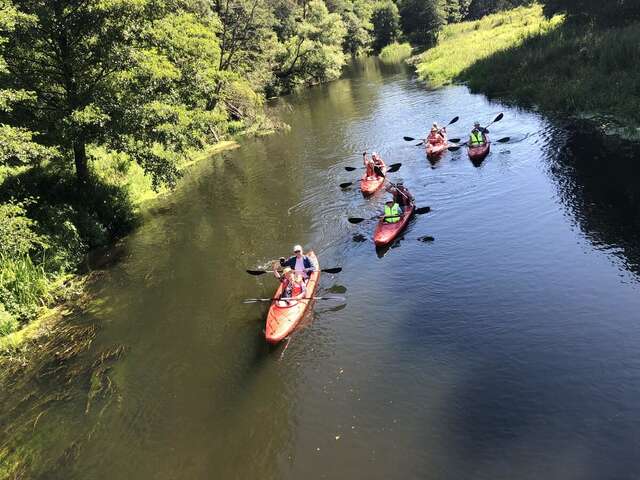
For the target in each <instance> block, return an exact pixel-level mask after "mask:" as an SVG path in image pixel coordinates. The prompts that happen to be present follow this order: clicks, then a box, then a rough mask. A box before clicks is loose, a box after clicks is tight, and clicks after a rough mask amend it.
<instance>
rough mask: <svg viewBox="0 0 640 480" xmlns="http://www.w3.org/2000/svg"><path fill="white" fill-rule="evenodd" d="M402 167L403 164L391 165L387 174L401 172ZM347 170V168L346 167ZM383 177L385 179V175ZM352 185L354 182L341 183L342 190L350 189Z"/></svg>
mask: <svg viewBox="0 0 640 480" xmlns="http://www.w3.org/2000/svg"><path fill="white" fill-rule="evenodd" d="M401 166H402V164H401V163H394V164H393V165H391V166H390V167H389V168H388V169H387V173H395V172H397V171H398V170H400V167H401ZM345 168H347V167H345ZM381 176H382V177H384V176H385V175H381ZM351 185H353V182H345V183H341V184H340V188H348V187H350V186H351Z"/></svg>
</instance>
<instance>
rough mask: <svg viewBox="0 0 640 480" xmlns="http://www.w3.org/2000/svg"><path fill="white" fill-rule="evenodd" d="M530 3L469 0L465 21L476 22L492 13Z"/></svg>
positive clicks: (510, 0) (523, 1)
mask: <svg viewBox="0 0 640 480" xmlns="http://www.w3.org/2000/svg"><path fill="white" fill-rule="evenodd" d="M532 3H533V1H532V0H471V2H470V3H469V9H468V13H467V16H466V17H465V20H477V19H480V18H482V17H484V16H486V15H491V14H492V13H496V12H500V11H503V10H510V9H513V8H516V7H521V6H529V5H531V4H532Z"/></svg>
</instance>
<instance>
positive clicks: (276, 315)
mask: <svg viewBox="0 0 640 480" xmlns="http://www.w3.org/2000/svg"><path fill="white" fill-rule="evenodd" d="M307 256H308V257H309V258H310V259H311V261H312V262H313V264H314V265H315V267H316V271H315V272H313V273H312V274H311V275H310V276H309V281H308V282H307V293H306V295H305V298H306V299H310V298H312V297H313V296H314V295H315V292H316V289H317V288H318V280H319V279H320V266H319V265H318V259H317V258H316V255H315V253H313V252H309V253H307ZM282 290H283V285H282V283H280V285H279V286H278V289H277V290H276V293H275V294H274V296H273V298H279V297H280V295H282ZM311 302H312V301H311V300H299V301H298V302H297V303H296V304H295V305H289V306H286V307H280V306H279V305H277V303H276V302H275V301H274V302H272V303H271V307H269V313H268V314H267V321H266V325H265V329H264V335H265V339H266V340H267V342H269V343H271V344H276V343H279V342H280V341H281V340H282V339H284V338H285V337H287V336H288V335H290V334H291V332H293V331H294V330H295V328H296V327H297V326H298V324H299V323H300V320H302V318H303V317H304V314H305V313H306V312H307V310H308V309H309V308H310V304H311Z"/></svg>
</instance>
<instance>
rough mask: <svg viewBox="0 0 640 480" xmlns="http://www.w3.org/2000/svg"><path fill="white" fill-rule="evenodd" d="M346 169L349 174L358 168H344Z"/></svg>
mask: <svg viewBox="0 0 640 480" xmlns="http://www.w3.org/2000/svg"><path fill="white" fill-rule="evenodd" d="M344 169H345V170H346V171H347V172H353V171H354V170H357V169H356V167H344Z"/></svg>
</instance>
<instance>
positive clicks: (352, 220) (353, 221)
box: [347, 218, 364, 225]
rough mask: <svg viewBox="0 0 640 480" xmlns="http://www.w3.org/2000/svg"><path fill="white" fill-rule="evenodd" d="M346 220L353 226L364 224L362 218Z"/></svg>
mask: <svg viewBox="0 0 640 480" xmlns="http://www.w3.org/2000/svg"><path fill="white" fill-rule="evenodd" d="M347 220H348V221H349V223H353V224H354V225H357V224H358V223H360V222H364V218H347Z"/></svg>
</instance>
